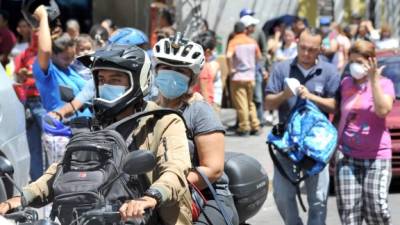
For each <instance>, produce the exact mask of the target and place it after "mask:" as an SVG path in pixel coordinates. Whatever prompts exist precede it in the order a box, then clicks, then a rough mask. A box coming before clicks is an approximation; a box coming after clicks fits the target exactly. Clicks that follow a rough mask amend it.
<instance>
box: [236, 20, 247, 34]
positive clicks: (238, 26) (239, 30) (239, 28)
mask: <svg viewBox="0 0 400 225" xmlns="http://www.w3.org/2000/svg"><path fill="white" fill-rule="evenodd" d="M245 29H246V26H245V25H244V24H243V23H242V22H240V21H239V22H236V23H235V26H234V27H233V32H235V33H243V32H244V30H245Z"/></svg>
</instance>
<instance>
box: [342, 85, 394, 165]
mask: <svg viewBox="0 0 400 225" xmlns="http://www.w3.org/2000/svg"><path fill="white" fill-rule="evenodd" d="M380 85H381V87H382V90H383V92H384V94H386V95H389V96H391V97H392V98H393V99H395V92H394V87H393V83H392V81H391V80H389V79H387V78H384V77H382V78H381V80H380ZM340 89H341V97H342V99H341V102H340V105H341V107H340V110H341V119H340V123H339V131H338V132H339V136H340V139H339V144H340V145H339V149H340V150H341V151H342V152H343V153H344V154H346V155H348V156H350V157H353V158H357V159H390V158H391V157H392V142H391V139H390V133H389V130H388V128H387V127H386V119H384V118H379V117H378V116H377V115H376V114H375V112H374V102H373V96H372V89H371V85H370V83H369V82H368V83H365V84H363V85H358V84H356V83H355V82H354V81H353V78H351V77H345V78H344V79H343V80H342V82H341V88H340Z"/></svg>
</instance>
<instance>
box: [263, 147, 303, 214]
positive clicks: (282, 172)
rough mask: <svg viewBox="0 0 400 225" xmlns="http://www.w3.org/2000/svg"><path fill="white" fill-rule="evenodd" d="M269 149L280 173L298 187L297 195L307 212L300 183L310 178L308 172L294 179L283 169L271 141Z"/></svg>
mask: <svg viewBox="0 0 400 225" xmlns="http://www.w3.org/2000/svg"><path fill="white" fill-rule="evenodd" d="M268 150H269V154H270V155H271V159H272V162H273V163H274V165H275V166H276V168H277V169H278V171H279V173H280V174H281V175H282V176H283V177H284V178H286V179H287V180H288V181H289V182H290V183H292V184H293V185H294V186H295V187H296V195H297V199H298V200H299V203H300V206H301V208H302V209H303V211H304V212H307V209H306V207H305V205H304V202H303V199H302V198H301V193H300V186H299V184H300V182H302V181H303V180H305V179H307V178H308V174H306V175H304V176H303V177H301V178H300V179H298V180H296V181H294V180H292V178H291V177H290V176H289V175H288V174H287V173H286V171H285V169H283V167H282V165H281V162H280V161H279V160H278V158H277V157H276V155H275V152H274V150H273V145H272V144H271V143H268Z"/></svg>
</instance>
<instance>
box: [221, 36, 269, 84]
mask: <svg viewBox="0 0 400 225" xmlns="http://www.w3.org/2000/svg"><path fill="white" fill-rule="evenodd" d="M226 54H227V56H228V57H232V63H233V65H232V66H233V68H234V69H235V70H236V73H235V74H233V77H232V80H233V81H253V80H255V77H256V61H257V59H258V58H261V51H260V48H259V47H258V44H257V42H256V41H255V40H254V39H252V38H251V37H249V36H247V35H246V34H244V33H242V34H236V35H235V36H234V37H233V38H232V40H230V41H229V43H228V49H227V53H226Z"/></svg>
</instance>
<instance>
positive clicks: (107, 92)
mask: <svg viewBox="0 0 400 225" xmlns="http://www.w3.org/2000/svg"><path fill="white" fill-rule="evenodd" d="M125 90H126V87H125V86H120V85H110V84H104V85H101V86H99V96H100V98H102V99H105V100H108V101H113V100H115V99H117V98H119V97H121V96H122V95H123V94H124V93H125Z"/></svg>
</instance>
